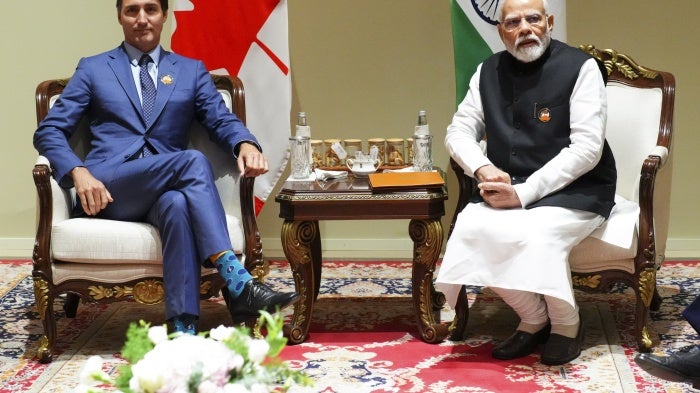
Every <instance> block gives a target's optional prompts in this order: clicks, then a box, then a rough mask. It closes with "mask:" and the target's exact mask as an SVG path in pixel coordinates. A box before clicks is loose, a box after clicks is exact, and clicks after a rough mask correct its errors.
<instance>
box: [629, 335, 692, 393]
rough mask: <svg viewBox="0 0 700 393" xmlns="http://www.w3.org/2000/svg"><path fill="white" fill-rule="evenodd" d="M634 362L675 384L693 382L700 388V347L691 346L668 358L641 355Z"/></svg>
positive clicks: (647, 354)
mask: <svg viewBox="0 0 700 393" xmlns="http://www.w3.org/2000/svg"><path fill="white" fill-rule="evenodd" d="M634 361H635V362H637V364H638V365H639V367H641V368H642V369H643V370H645V371H646V372H648V373H649V374H651V375H653V376H655V377H659V378H662V379H665V380H668V381H673V382H688V381H692V382H693V388H695V389H698V388H700V347H698V346H697V345H690V346H687V347H683V348H681V349H679V350H678V351H676V352H672V353H671V354H670V355H668V356H658V355H652V354H650V353H640V354H638V355H637V356H635V358H634Z"/></svg>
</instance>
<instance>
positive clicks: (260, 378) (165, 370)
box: [75, 312, 311, 393]
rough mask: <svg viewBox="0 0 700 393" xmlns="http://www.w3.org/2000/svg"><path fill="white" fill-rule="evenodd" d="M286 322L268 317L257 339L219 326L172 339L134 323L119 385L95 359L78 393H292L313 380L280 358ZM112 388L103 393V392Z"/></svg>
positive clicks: (154, 328)
mask: <svg viewBox="0 0 700 393" xmlns="http://www.w3.org/2000/svg"><path fill="white" fill-rule="evenodd" d="M283 322H284V321H283V317H282V316H281V315H279V314H276V315H275V316H272V315H271V314H269V313H266V312H262V316H261V317H260V320H259V321H258V324H257V326H256V329H255V332H257V333H258V336H259V333H260V332H261V331H262V328H263V327H264V328H265V330H266V336H265V338H254V337H252V336H251V334H250V329H248V328H246V327H225V326H223V325H222V326H219V327H217V328H215V329H212V330H211V331H209V332H204V333H200V334H199V335H196V336H194V335H188V334H171V335H168V333H167V330H166V327H165V326H150V324H148V323H146V322H144V321H140V322H139V324H136V323H132V324H131V325H130V326H129V329H128V330H127V333H126V337H127V340H126V343H125V344H124V348H123V349H122V352H121V353H122V357H124V358H125V359H126V360H127V361H128V362H129V363H128V364H126V365H123V366H121V367H120V368H119V371H118V375H117V378H116V379H112V378H111V377H110V376H109V375H108V374H107V373H105V372H104V371H103V370H102V362H103V359H102V358H101V357H99V356H92V357H90V358H89V359H88V361H87V362H86V364H85V366H84V367H83V370H82V372H81V373H80V384H79V385H78V386H77V387H76V390H75V392H77V393H98V392H107V391H113V390H114V389H118V391H120V392H124V393H165V392H168V393H248V392H250V393H269V392H286V391H287V390H288V389H289V388H290V387H291V386H292V385H293V384H299V385H302V386H308V385H310V384H311V380H310V379H309V378H308V377H307V376H305V375H304V374H302V373H301V372H299V371H294V370H291V369H290V368H289V366H288V365H287V364H286V363H284V362H283V361H282V360H281V359H279V358H278V357H277V356H278V355H279V353H280V352H281V351H282V349H283V348H284V346H285V345H286V343H287V339H286V338H284V336H283V333H282V326H283ZM105 385H106V386H108V387H107V388H103V387H102V386H105Z"/></svg>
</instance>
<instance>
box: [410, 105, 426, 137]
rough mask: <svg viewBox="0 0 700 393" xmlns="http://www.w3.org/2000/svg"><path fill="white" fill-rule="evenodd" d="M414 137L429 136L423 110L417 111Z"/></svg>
mask: <svg viewBox="0 0 700 393" xmlns="http://www.w3.org/2000/svg"><path fill="white" fill-rule="evenodd" d="M413 134H414V135H430V126H429V125H428V113H427V112H426V111H424V110H420V111H418V122H417V123H416V130H415V131H414V133H413Z"/></svg>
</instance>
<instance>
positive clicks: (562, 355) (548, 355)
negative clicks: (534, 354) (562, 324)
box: [540, 320, 583, 366]
mask: <svg viewBox="0 0 700 393" xmlns="http://www.w3.org/2000/svg"><path fill="white" fill-rule="evenodd" d="M582 342H583V320H580V322H579V325H578V333H576V337H574V338H571V337H566V336H562V335H561V334H556V333H553V334H552V335H550V336H549V340H547V342H546V343H545V344H544V349H543V350H542V357H541V358H540V362H541V363H542V364H546V365H547V366H559V365H562V364H565V363H569V362H570V361H572V360H574V359H576V358H577V357H578V356H579V355H580V354H581V343H582Z"/></svg>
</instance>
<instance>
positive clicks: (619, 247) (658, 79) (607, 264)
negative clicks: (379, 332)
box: [450, 45, 675, 352]
mask: <svg viewBox="0 0 700 393" xmlns="http://www.w3.org/2000/svg"><path fill="white" fill-rule="evenodd" d="M580 48H581V49H582V50H584V51H586V52H588V53H590V54H591V55H593V56H594V57H595V58H597V59H598V60H600V61H601V62H602V63H603V64H604V65H605V69H606V71H607V73H608V83H607V88H606V89H607V92H608V122H607V131H606V138H607V140H608V143H609V144H610V147H611V149H612V150H613V154H614V156H615V161H616V165H617V176H618V179H617V196H616V202H618V203H617V205H616V207H615V209H613V212H612V214H611V216H610V219H609V220H608V221H607V222H606V224H605V225H604V227H603V228H601V229H599V230H597V231H596V232H594V233H593V234H592V235H591V236H589V237H588V238H586V239H585V240H584V241H583V242H581V243H580V244H579V245H577V246H576V247H574V249H573V250H572V252H571V255H570V258H569V263H570V266H571V274H572V281H573V284H574V286H575V287H576V288H577V289H581V290H584V291H597V292H608V291H610V289H611V288H612V286H613V285H614V284H616V283H623V284H626V285H628V286H629V287H630V288H632V289H633V290H634V292H635V294H636V299H637V300H636V305H635V307H636V309H635V318H636V322H635V326H634V329H635V335H636V339H637V345H638V348H639V351H641V352H649V351H650V349H651V348H652V346H653V345H654V343H653V342H652V339H651V336H650V334H649V330H648V326H647V323H648V318H649V310H650V309H651V310H658V308H659V306H660V304H661V298H660V296H659V294H658V291H657V290H656V271H657V270H658V269H659V268H660V267H661V264H662V262H663V260H664V258H665V257H664V253H665V251H666V238H667V234H668V224H669V210H670V193H671V169H672V157H673V156H672V154H671V133H672V129H673V127H672V126H673V105H674V97H675V79H674V77H673V75H672V74H670V73H668V72H663V71H656V70H652V69H649V68H646V67H642V66H640V65H638V64H637V63H636V62H635V61H634V60H632V59H631V58H630V57H628V56H626V55H623V54H620V53H618V52H616V51H615V50H612V49H605V50H599V49H596V48H595V47H594V46H592V45H581V46H580ZM451 166H452V169H453V170H454V172H455V174H456V175H457V179H458V182H459V200H458V203H457V208H456V212H455V215H454V217H453V220H452V226H454V223H455V220H456V218H457V213H458V212H460V211H462V209H463V208H464V207H465V206H466V204H467V203H468V201H469V196H470V195H472V193H473V192H475V189H476V182H475V181H474V179H472V178H470V177H468V176H466V175H465V174H464V171H463V170H462V169H461V168H460V166H459V164H457V163H456V162H455V161H454V160H451ZM620 198H623V199H620ZM626 201H627V202H626ZM630 202H631V203H630ZM623 208H624V209H626V210H627V211H628V212H629V211H630V210H629V209H633V210H631V212H632V214H629V213H628V214H627V217H631V218H632V219H631V220H630V219H628V220H626V221H625V220H624V219H622V218H621V217H623V214H621V212H622V209H623ZM637 211H638V216H636V212H637ZM635 217H636V219H635ZM452 226H451V227H450V233H451V232H452ZM606 231H607V234H611V233H618V234H623V235H624V234H626V235H627V236H626V239H628V240H627V241H619V242H611V241H610V240H609V239H610V238H611V236H607V235H606ZM622 237H623V238H624V237H625V236H622ZM464 291H465V289H464V288H462V293H461V295H460V298H459V303H458V305H457V316H456V318H455V323H454V324H453V326H452V328H453V329H454V330H453V335H452V337H453V338H455V339H461V338H462V336H463V335H464V329H465V327H466V322H467V319H468V316H469V308H468V306H467V301H466V296H465V293H464Z"/></svg>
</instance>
